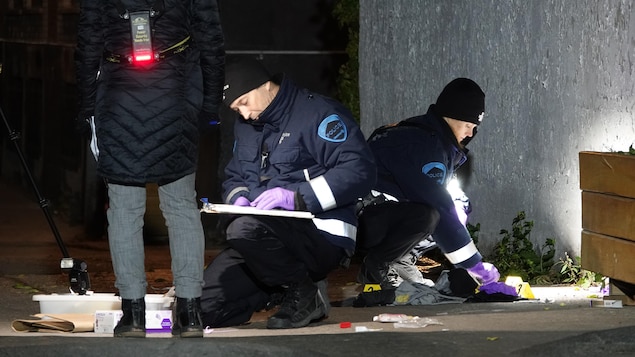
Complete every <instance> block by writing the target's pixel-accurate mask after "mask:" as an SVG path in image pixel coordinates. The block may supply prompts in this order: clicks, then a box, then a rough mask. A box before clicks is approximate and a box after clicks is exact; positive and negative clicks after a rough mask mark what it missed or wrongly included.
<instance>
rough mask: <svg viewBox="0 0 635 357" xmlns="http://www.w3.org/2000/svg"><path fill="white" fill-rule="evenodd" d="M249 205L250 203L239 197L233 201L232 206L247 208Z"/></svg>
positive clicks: (245, 198)
mask: <svg viewBox="0 0 635 357" xmlns="http://www.w3.org/2000/svg"><path fill="white" fill-rule="evenodd" d="M250 204H251V202H249V200H248V199H247V197H244V196H240V197H238V198H237V199H236V201H234V206H249V205H250Z"/></svg>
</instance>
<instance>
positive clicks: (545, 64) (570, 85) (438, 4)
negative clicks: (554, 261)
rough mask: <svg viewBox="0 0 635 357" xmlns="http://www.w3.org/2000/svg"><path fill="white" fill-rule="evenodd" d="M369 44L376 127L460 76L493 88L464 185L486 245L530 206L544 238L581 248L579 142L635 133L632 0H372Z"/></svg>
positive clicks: (366, 66)
mask: <svg viewBox="0 0 635 357" xmlns="http://www.w3.org/2000/svg"><path fill="white" fill-rule="evenodd" d="M359 54H360V56H359V57H360V72H359V75H360V97H361V111H362V114H361V122H362V129H363V131H364V133H365V134H366V135H368V134H370V132H371V131H372V129H373V128H374V127H377V126H379V125H382V124H384V123H389V122H394V121H398V120H401V119H404V118H407V117H410V116H413V115H418V114H422V113H425V111H426V110H427V108H428V105H429V104H430V103H433V102H434V101H435V100H436V97H437V95H438V93H439V92H440V91H441V89H442V88H443V86H444V85H445V84H446V83H447V82H449V81H450V80H451V79H453V78H455V77H463V76H464V77H470V78H472V79H474V80H475V81H476V82H477V83H479V84H480V85H481V87H482V88H483V90H484V91H485V93H486V112H485V119H484V120H483V124H482V125H481V127H480V128H479V134H478V135H477V136H476V138H475V139H474V140H473V141H472V143H471V144H470V149H471V154H470V165H469V167H468V169H469V170H467V171H468V173H467V179H466V180H465V181H466V182H465V183H464V185H463V186H464V188H465V190H466V193H467V194H468V196H469V197H470V198H471V201H472V203H473V205H474V212H473V214H472V216H471V217H470V222H471V223H473V224H475V223H477V222H480V223H481V234H480V243H481V244H482V245H481V244H480V246H481V248H482V249H483V250H486V251H487V249H488V247H491V245H492V244H493V243H495V242H497V241H498V240H499V239H500V235H499V230H500V229H501V228H506V229H509V228H510V227H511V222H512V219H513V218H514V217H515V216H516V214H517V213H518V212H519V211H521V210H522V211H525V212H526V215H527V219H528V220H533V221H534V229H533V230H532V239H533V240H534V241H536V242H538V243H541V244H542V243H544V241H545V239H546V238H555V239H556V243H557V244H556V247H557V252H556V257H561V256H563V255H564V251H567V252H568V253H569V254H570V255H572V256H574V255H579V254H580V231H581V221H582V219H581V198H580V189H579V172H578V166H579V165H578V152H579V151H584V150H591V151H626V150H628V148H629V146H630V145H631V144H634V143H635V121H634V119H633V111H634V110H635V97H634V95H633V91H634V84H635V81H633V77H634V73H633V72H634V66H635V5H633V3H632V2H631V1H630V0H625V1H618V0H604V1H603V0H531V1H528V0H506V1H500V0H478V1H474V0H452V1H449V0H427V1H419V0H391V1H386V0H361V1H360V52H359Z"/></svg>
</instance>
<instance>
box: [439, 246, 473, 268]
mask: <svg viewBox="0 0 635 357" xmlns="http://www.w3.org/2000/svg"><path fill="white" fill-rule="evenodd" d="M477 253H478V249H477V248H476V245H474V241H470V242H469V243H468V244H466V245H464V246H463V247H461V248H459V249H457V250H455V251H453V252H449V253H445V256H446V257H447V258H448V260H449V261H450V263H452V264H454V265H457V264H459V263H461V262H464V261H466V260H468V259H470V258H471V257H472V256H474V254H477Z"/></svg>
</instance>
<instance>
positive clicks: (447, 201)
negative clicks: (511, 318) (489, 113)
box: [354, 78, 500, 306]
mask: <svg viewBox="0 0 635 357" xmlns="http://www.w3.org/2000/svg"><path fill="white" fill-rule="evenodd" d="M484 109H485V94H484V93H483V91H482V90H481V88H480V87H479V86H478V84H476V83H475V82H474V81H472V80H471V79H467V78H457V79H454V80H453V81H451V82H450V83H448V84H447V85H446V86H445V88H444V89H443V91H442V92H441V94H440V95H439V97H438V99H437V101H436V103H435V104H432V105H430V107H429V109H428V112H427V113H426V114H425V115H421V116H416V117H413V118H409V119H406V120H404V121H401V122H399V123H397V124H391V125H386V126H383V127H380V128H378V129H377V130H375V131H374V132H373V134H372V135H371V136H370V138H369V139H368V143H369V145H370V148H371V150H372V152H373V154H374V157H375V160H376V163H377V173H378V175H377V177H378V181H377V184H376V185H375V187H374V188H373V190H372V191H371V194H370V195H369V196H367V197H365V198H364V199H363V201H362V202H363V205H362V206H363V207H360V208H361V213H360V222H359V224H360V231H359V236H358V247H357V251H358V253H361V254H365V258H364V262H363V264H362V267H361V269H360V272H359V274H358V282H360V283H362V284H365V285H366V284H369V285H371V286H372V285H379V287H380V288H381V290H380V291H379V292H378V291H377V288H376V287H375V289H374V290H375V292H374V293H372V294H367V293H361V294H360V295H359V296H358V298H357V299H356V301H355V303H354V304H355V306H373V305H382V304H388V303H392V302H393V300H394V291H395V289H396V287H397V286H398V285H399V284H400V282H401V278H402V277H400V276H399V272H398V271H396V269H394V267H395V265H393V264H394V263H395V262H399V261H400V260H401V261H403V260H404V259H403V257H404V256H406V255H408V254H410V253H409V252H410V251H411V250H412V249H413V248H414V247H415V246H416V245H417V244H418V243H419V242H421V241H422V240H425V239H426V238H428V237H429V236H430V235H431V236H432V237H433V239H434V243H436V245H437V246H438V247H439V248H440V249H441V251H442V252H443V253H444V254H445V256H446V257H447V258H448V260H449V261H450V262H451V263H452V264H454V265H455V266H457V267H461V268H465V269H466V270H467V271H468V272H469V274H470V275H472V276H473V277H474V278H475V279H476V280H478V281H479V283H481V284H488V283H492V282H496V281H498V279H499V278H500V275H499V273H498V270H497V269H496V267H494V266H493V265H492V264H489V263H484V262H482V259H483V258H482V256H481V254H480V253H479V251H478V249H477V248H476V246H475V245H474V242H473V241H472V239H471V236H470V234H469V232H468V231H467V229H466V227H465V224H466V220H467V216H466V212H464V211H463V206H462V205H461V207H460V209H459V207H458V206H455V201H454V199H453V197H452V196H451V195H450V193H449V192H448V190H447V189H446V186H447V185H448V183H449V182H450V180H451V179H452V178H453V176H454V173H455V170H456V169H457V168H458V167H459V166H461V165H462V164H463V163H464V162H465V161H466V160H467V151H468V150H467V149H466V148H465V144H466V143H467V142H469V140H471V138H472V137H473V136H474V134H475V133H476V128H477V126H478V125H479V124H480V123H481V120H482V119H483V115H484ZM412 263H413V264H414V262H412Z"/></svg>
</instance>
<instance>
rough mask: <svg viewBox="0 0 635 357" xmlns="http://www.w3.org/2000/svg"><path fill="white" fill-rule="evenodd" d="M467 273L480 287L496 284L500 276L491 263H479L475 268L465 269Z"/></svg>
mask: <svg viewBox="0 0 635 357" xmlns="http://www.w3.org/2000/svg"><path fill="white" fill-rule="evenodd" d="M467 271H468V273H470V275H472V276H473V277H475V278H476V279H477V280H478V281H479V282H480V283H481V285H487V284H489V283H493V282H497V281H498V279H500V277H501V275H500V273H499V272H498V269H496V267H495V266H494V265H493V264H491V263H484V262H479V263H478V264H476V265H475V266H473V267H471V268H469V269H467Z"/></svg>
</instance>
